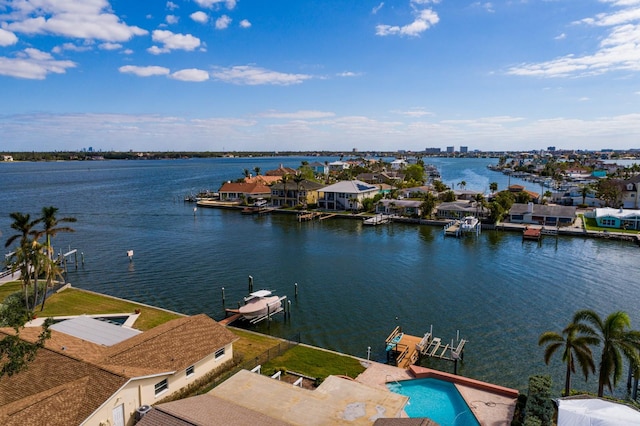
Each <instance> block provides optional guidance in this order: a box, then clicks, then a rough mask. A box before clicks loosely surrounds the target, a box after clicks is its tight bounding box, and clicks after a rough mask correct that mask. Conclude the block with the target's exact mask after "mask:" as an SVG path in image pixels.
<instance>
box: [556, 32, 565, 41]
mask: <svg viewBox="0 0 640 426" xmlns="http://www.w3.org/2000/svg"><path fill="white" fill-rule="evenodd" d="M566 38H567V35H566V34H565V33H562V34H560V35H557V36H556V37H555V38H554V39H555V40H564V39H566Z"/></svg>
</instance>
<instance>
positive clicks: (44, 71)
mask: <svg viewBox="0 0 640 426" xmlns="http://www.w3.org/2000/svg"><path fill="white" fill-rule="evenodd" d="M75 66H76V63H75V62H72V61H58V60H55V59H53V57H52V56H51V55H50V54H49V53H46V52H42V51H40V50H38V49H33V48H28V49H25V50H24V51H23V52H20V53H19V54H18V57H16V58H6V57H0V75H6V76H9V77H17V78H26V79H31V80H44V79H45V78H46V76H47V75H48V74H50V73H54V74H64V73H65V72H66V71H67V68H74V67H75Z"/></svg>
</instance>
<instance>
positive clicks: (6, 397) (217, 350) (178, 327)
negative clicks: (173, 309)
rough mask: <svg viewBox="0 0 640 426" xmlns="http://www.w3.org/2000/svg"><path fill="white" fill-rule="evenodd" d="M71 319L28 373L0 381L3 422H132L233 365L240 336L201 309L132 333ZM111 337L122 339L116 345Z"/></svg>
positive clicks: (29, 331)
mask: <svg viewBox="0 0 640 426" xmlns="http://www.w3.org/2000/svg"><path fill="white" fill-rule="evenodd" d="M68 321H73V322H74V323H73V325H71V326H69V327H67V328H66V329H65V331H64V332H63V331H57V330H55V329H54V330H52V331H51V338H50V339H49V340H48V341H47V342H46V345H45V348H43V349H41V350H39V351H38V355H37V356H36V358H35V360H34V361H33V362H32V363H30V364H29V367H28V369H27V370H25V371H23V372H20V373H18V374H14V375H12V376H5V377H3V378H2V380H0V424H3V425H36V424H47V425H50V426H57V425H60V426H63V425H64V426H66V425H111V426H125V425H131V424H133V423H134V419H135V417H136V414H137V413H139V412H140V410H141V409H143V410H144V409H145V408H144V407H145V406H146V407H147V409H148V406H150V405H151V404H155V403H157V402H158V401H161V400H162V399H165V398H166V397H168V396H170V395H173V394H174V393H176V392H178V391H180V390H181V389H183V388H184V387H186V386H188V385H190V384H192V383H194V382H195V381H197V380H199V379H201V378H203V377H205V376H207V375H209V374H211V373H212V372H213V371H215V370H217V369H220V368H222V367H223V366H225V365H226V364H228V363H230V362H231V361H232V360H233V342H234V341H235V340H237V337H236V336H235V335H234V334H233V333H232V332H230V331H229V330H227V329H226V328H225V327H223V326H221V325H219V324H218V323H216V322H215V321H213V320H212V319H211V318H209V317H208V316H206V315H204V314H201V315H196V316H192V317H184V318H178V319H175V320H172V321H168V322H166V323H164V324H162V325H159V326H157V327H155V328H153V329H151V330H148V331H145V332H143V333H133V334H135V335H133V336H132V337H131V336H128V337H127V334H128V333H126V332H125V331H126V330H125V328H124V327H120V326H117V325H114V324H110V323H107V322H104V321H99V320H97V319H92V318H89V317H84V316H82V317H77V318H74V319H72V320H68ZM66 322H67V321H63V322H59V323H57V324H56V325H58V324H60V325H63V324H65V323H66ZM105 328H108V329H109V330H108V331H106V332H105ZM63 329H64V327H63ZM96 330H100V331H99V332H96ZM40 331H41V328H40V327H26V328H24V329H23V330H22V331H21V333H20V336H21V338H23V339H24V340H27V341H35V340H36V339H37V336H38V334H39V333H40ZM129 331H130V329H129ZM1 332H2V333H4V334H7V333H12V331H11V330H9V329H2V330H1ZM129 334H130V333H129ZM113 336H117V338H116V339H115V340H119V339H120V338H124V340H121V341H119V342H117V343H113V341H111V340H110V339H111V338H112V337H113Z"/></svg>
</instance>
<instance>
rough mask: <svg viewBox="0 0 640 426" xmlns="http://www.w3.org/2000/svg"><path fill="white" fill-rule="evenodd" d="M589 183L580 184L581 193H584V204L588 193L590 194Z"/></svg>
mask: <svg viewBox="0 0 640 426" xmlns="http://www.w3.org/2000/svg"><path fill="white" fill-rule="evenodd" d="M589 190H590V188H589V185H582V186H580V195H582V204H583V205H584V203H585V201H586V199H587V195H589Z"/></svg>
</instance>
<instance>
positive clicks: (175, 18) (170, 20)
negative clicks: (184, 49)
mask: <svg viewBox="0 0 640 426" xmlns="http://www.w3.org/2000/svg"><path fill="white" fill-rule="evenodd" d="M164 20H165V21H166V22H167V24H169V25H173V24H177V23H178V22H179V21H180V18H179V17H178V16H176V15H167V16H166V17H165V18H164Z"/></svg>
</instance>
